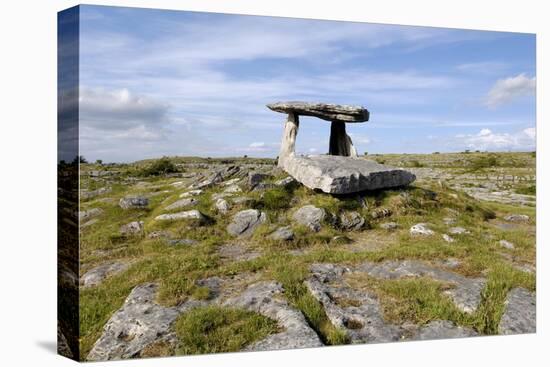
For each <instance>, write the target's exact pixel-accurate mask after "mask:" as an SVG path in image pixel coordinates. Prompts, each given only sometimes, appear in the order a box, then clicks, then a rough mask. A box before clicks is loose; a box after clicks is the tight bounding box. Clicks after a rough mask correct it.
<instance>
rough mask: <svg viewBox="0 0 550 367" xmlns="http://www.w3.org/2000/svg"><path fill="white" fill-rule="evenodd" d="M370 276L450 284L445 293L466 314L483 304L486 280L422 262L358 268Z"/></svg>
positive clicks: (370, 264)
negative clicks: (422, 278)
mask: <svg viewBox="0 0 550 367" xmlns="http://www.w3.org/2000/svg"><path fill="white" fill-rule="evenodd" d="M356 271H360V272H365V273H367V274H368V275H370V276H373V277H376V278H381V279H399V278H404V277H430V278H433V279H435V280H438V281H441V282H445V283H450V284H452V285H454V288H451V289H449V290H446V291H444V293H445V294H446V295H448V296H449V297H450V298H451V300H452V301H453V303H454V304H455V305H456V306H457V307H458V308H459V309H460V310H461V311H462V312H466V313H473V312H475V310H476V309H477V307H478V305H479V303H480V302H481V291H482V290H483V288H484V287H485V284H486V280H485V279H482V278H467V277H465V276H462V275H460V274H456V273H452V272H450V271H446V270H441V269H438V268H436V267H432V266H430V265H428V264H425V263H423V262H421V261H416V260H404V261H385V262H381V263H374V262H365V263H363V264H361V265H360V266H358V267H357V268H356Z"/></svg>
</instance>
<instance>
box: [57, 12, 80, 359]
mask: <svg viewBox="0 0 550 367" xmlns="http://www.w3.org/2000/svg"><path fill="white" fill-rule="evenodd" d="M78 73H79V8H78V7H74V8H70V9H67V10H64V11H61V12H59V13H58V17H57V124H58V125H57V195H58V196H57V233H58V235H57V236H58V241H57V246H58V247H57V271H58V273H57V320H58V321H57V350H58V353H59V354H61V355H63V356H66V357H69V358H72V359H75V360H78V359H79V346H78V339H79V308H78V299H79V297H78V279H79V271H78V269H79V234H78V232H79V224H78V208H79V204H78V171H79V153H78V136H79V135H78V116H79V113H78V80H79V76H78Z"/></svg>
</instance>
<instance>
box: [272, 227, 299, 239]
mask: <svg viewBox="0 0 550 367" xmlns="http://www.w3.org/2000/svg"><path fill="white" fill-rule="evenodd" d="M269 238H271V239H272V240H275V241H292V240H293V239H294V232H293V231H292V229H291V228H290V227H280V228H277V229H276V230H275V231H274V232H273V233H271V234H270V235H269Z"/></svg>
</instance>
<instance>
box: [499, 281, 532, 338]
mask: <svg viewBox="0 0 550 367" xmlns="http://www.w3.org/2000/svg"><path fill="white" fill-rule="evenodd" d="M536 304H537V297H536V295H535V293H533V292H529V291H528V290H527V289H525V288H514V289H512V290H511V291H510V292H509V293H508V296H507V297H506V309H505V311H504V314H503V315H502V318H501V319H500V324H499V332H500V333H501V334H526V333H535V332H536V329H537V306H536Z"/></svg>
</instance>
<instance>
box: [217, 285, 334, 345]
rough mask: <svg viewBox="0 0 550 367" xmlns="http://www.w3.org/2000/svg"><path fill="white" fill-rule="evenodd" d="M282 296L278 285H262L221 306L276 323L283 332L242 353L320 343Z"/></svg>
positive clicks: (302, 318)
mask: <svg viewBox="0 0 550 367" xmlns="http://www.w3.org/2000/svg"><path fill="white" fill-rule="evenodd" d="M283 292H284V290H283V287H282V285H281V284H280V283H278V282H275V281H263V282H259V283H255V284H252V285H250V286H249V287H248V288H247V289H246V290H245V291H244V292H242V293H241V294H240V295H238V296H236V297H233V298H230V299H228V300H226V301H225V302H224V303H223V305H225V306H231V307H238V308H244V309H246V310H249V311H253V312H258V313H260V314H262V315H264V316H266V317H269V318H271V319H273V320H276V321H277V323H278V325H279V326H280V327H282V328H283V329H284V330H283V331H282V332H280V333H277V334H273V335H270V336H268V337H267V338H265V339H263V340H260V341H258V342H256V343H253V344H252V345H249V346H248V347H247V348H246V350H250V351H252V350H253V351H258V350H277V349H294V348H309V347H319V346H322V345H323V343H322V342H321V340H320V339H319V337H318V335H317V334H316V333H315V331H314V330H313V329H312V328H310V327H309V325H308V323H307V321H306V319H305V317H304V315H303V314H302V313H301V312H300V311H298V310H297V309H295V308H294V307H291V306H290V305H289V304H288V302H287V301H286V300H285V299H283V298H282V297H281V295H282V293H283Z"/></svg>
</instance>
